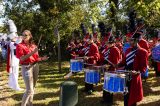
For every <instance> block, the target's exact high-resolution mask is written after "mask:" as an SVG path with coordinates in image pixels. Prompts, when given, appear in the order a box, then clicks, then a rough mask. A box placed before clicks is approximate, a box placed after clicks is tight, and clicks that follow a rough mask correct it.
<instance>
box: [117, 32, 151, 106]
mask: <svg viewBox="0 0 160 106" xmlns="http://www.w3.org/2000/svg"><path fill="white" fill-rule="evenodd" d="M139 39H140V33H135V34H134V35H133V36H132V38H131V40H130V45H131V47H130V48H129V49H127V50H126V53H125V55H124V57H123V59H122V61H121V62H120V63H119V64H118V65H115V66H116V67H117V66H118V67H120V66H125V69H126V70H129V71H131V78H130V79H129V80H127V87H128V90H129V92H128V93H127V94H126V95H124V106H136V103H137V102H139V101H141V100H142V99H143V88H142V80H141V76H140V73H142V72H145V71H146V68H147V65H148V52H147V51H146V50H145V49H143V48H140V47H139V45H138V41H139Z"/></svg>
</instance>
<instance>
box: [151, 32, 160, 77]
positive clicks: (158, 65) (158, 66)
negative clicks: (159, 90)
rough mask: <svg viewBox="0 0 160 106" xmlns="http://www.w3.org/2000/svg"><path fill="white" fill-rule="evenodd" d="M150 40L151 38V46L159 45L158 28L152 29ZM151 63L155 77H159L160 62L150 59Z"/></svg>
mask: <svg viewBox="0 0 160 106" xmlns="http://www.w3.org/2000/svg"><path fill="white" fill-rule="evenodd" d="M152 40H153V44H152V48H154V47H155V46H157V45H159V37H158V30H154V34H153V37H152ZM152 65H153V67H154V70H155V74H156V77H160V62H157V61H154V60H152Z"/></svg>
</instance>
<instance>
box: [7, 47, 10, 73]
mask: <svg viewBox="0 0 160 106" xmlns="http://www.w3.org/2000/svg"><path fill="white" fill-rule="evenodd" d="M9 69H10V47H9V44H8V45H7V72H8V73H9Z"/></svg>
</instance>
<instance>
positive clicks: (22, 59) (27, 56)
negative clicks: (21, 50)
mask: <svg viewBox="0 0 160 106" xmlns="http://www.w3.org/2000/svg"><path fill="white" fill-rule="evenodd" d="M37 51H38V48H35V49H34V51H32V52H31V53H29V54H27V55H23V56H21V57H20V60H21V61H24V60H26V59H28V58H29V57H30V56H32V55H33V54H34V53H36V52H37Z"/></svg>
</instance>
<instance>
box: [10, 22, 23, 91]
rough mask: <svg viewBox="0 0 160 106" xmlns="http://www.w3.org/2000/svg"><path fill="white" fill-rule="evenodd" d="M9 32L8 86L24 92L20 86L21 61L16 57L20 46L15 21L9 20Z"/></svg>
mask: <svg viewBox="0 0 160 106" xmlns="http://www.w3.org/2000/svg"><path fill="white" fill-rule="evenodd" d="M8 25H9V32H10V34H9V35H8V39H10V41H8V44H7V72H8V73H9V81H8V85H9V87H10V88H12V89H13V90H17V91H19V90H22V89H21V88H20V87H19V84H18V75H19V59H18V58H17V57H16V45H17V44H18V42H17V41H18V35H17V27H16V25H15V24H14V22H13V20H8Z"/></svg>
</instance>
